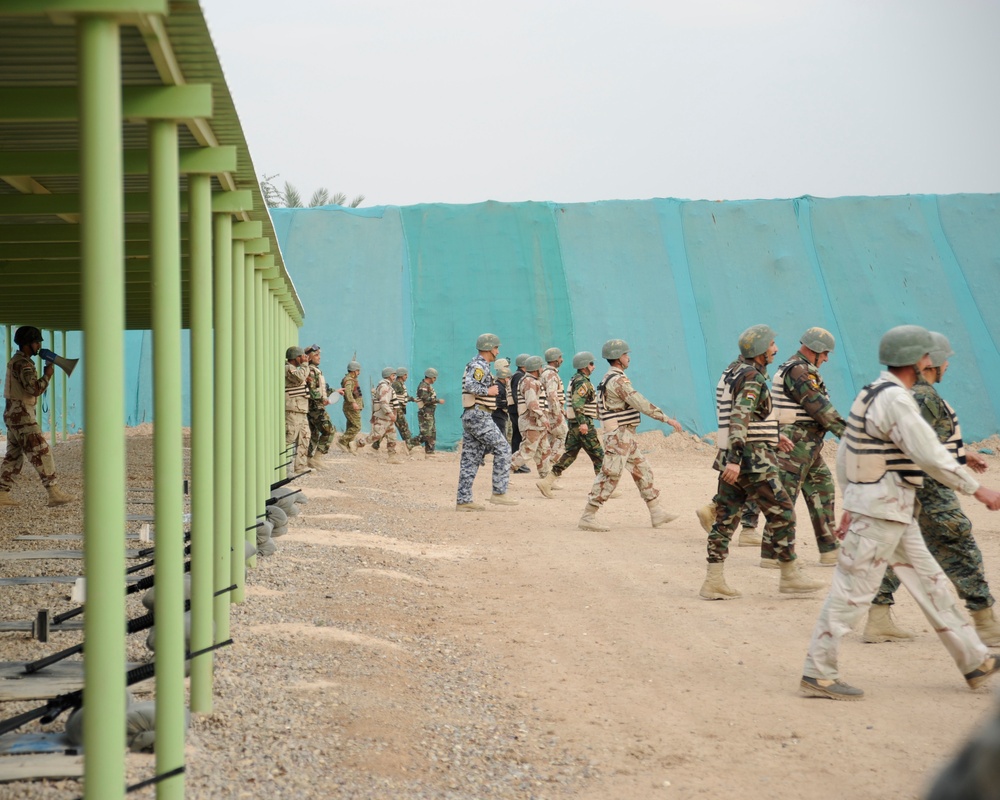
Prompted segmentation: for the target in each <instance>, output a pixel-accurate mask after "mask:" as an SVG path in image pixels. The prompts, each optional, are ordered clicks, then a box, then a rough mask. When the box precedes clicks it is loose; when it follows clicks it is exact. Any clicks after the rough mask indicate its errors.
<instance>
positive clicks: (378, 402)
mask: <svg viewBox="0 0 1000 800" xmlns="http://www.w3.org/2000/svg"><path fill="white" fill-rule="evenodd" d="M395 397H396V395H395V392H393V390H392V382H391V381H390V380H389V379H388V378H383V379H382V380H380V381H379V382H378V383H377V384H375V388H374V389H373V390H372V433H371V436H370V437H369V439H368V442H369V444H372V445H374V444H375V443H376V442H381V441H382V440H383V439H385V441H386V447H387V448H388V450H389V455H392V454H393V453H395V452H396V427H395V422H396V406H395V405H394V400H395Z"/></svg>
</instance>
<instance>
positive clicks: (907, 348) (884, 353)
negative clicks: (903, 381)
mask: <svg viewBox="0 0 1000 800" xmlns="http://www.w3.org/2000/svg"><path fill="white" fill-rule="evenodd" d="M933 347H934V339H933V338H932V337H931V333H930V331H929V330H927V329H926V328H921V327H920V326H919V325H897V326H896V327H895V328H890V329H889V330H887V331H886V332H885V334H884V335H883V336H882V340H881V341H880V342H879V343H878V363H879V364H885V365H886V366H887V367H911V366H915V365H916V363H917V362H918V361H920V359H921V358H923V357H924V356H925V355H927V354H928V353H929V352H930V351H931V349H932V348H933Z"/></svg>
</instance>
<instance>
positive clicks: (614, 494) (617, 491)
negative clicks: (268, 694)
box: [608, 481, 622, 500]
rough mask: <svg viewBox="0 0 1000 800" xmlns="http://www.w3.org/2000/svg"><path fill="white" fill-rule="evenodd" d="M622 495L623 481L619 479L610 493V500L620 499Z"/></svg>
mask: <svg viewBox="0 0 1000 800" xmlns="http://www.w3.org/2000/svg"><path fill="white" fill-rule="evenodd" d="M621 496H622V483H621V481H618V483H616V484H615V488H614V491H612V492H611V494H609V495H608V500H620V499H621Z"/></svg>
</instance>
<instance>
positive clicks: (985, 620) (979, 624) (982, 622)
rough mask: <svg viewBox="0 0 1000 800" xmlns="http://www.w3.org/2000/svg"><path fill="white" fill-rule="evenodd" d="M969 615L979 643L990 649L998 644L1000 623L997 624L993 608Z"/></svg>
mask: <svg viewBox="0 0 1000 800" xmlns="http://www.w3.org/2000/svg"><path fill="white" fill-rule="evenodd" d="M969 613H970V614H971V615H972V622H973V623H974V624H975V626H976V633H977V634H978V635H979V641H981V642H982V643H983V644H985V645H989V646H990V647H995V646H996V645H998V644H1000V622H997V618H996V617H995V616H994V615H993V606H990V607H989V608H983V609H980V610H979V611H970V612H969Z"/></svg>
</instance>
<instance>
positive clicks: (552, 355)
mask: <svg viewBox="0 0 1000 800" xmlns="http://www.w3.org/2000/svg"><path fill="white" fill-rule="evenodd" d="M560 358H562V350H560V349H559V348H558V347H550V348H549V349H548V350H546V351H545V363H546V364H551V363H552V362H553V361H558V360H559V359H560Z"/></svg>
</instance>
